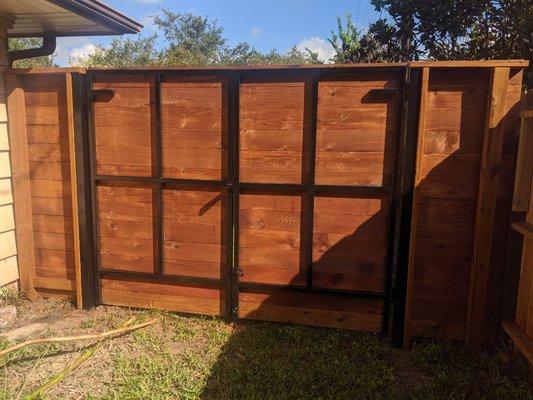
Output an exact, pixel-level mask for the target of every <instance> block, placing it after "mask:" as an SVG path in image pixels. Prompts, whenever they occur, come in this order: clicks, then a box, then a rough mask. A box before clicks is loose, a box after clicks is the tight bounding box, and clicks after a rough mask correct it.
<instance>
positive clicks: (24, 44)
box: [8, 38, 55, 68]
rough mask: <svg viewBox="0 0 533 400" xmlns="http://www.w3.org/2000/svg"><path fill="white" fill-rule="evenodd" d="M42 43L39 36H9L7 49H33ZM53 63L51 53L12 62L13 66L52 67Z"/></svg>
mask: <svg viewBox="0 0 533 400" xmlns="http://www.w3.org/2000/svg"><path fill="white" fill-rule="evenodd" d="M42 44H43V40H42V39H41V38H10V39H9V41H8V46H9V51H15V50H26V49H33V48H36V47H41V46H42ZM54 65H55V64H54V56H53V55H51V56H43V57H36V58H26V59H22V60H17V61H15V62H14V63H13V67H15V68H38V67H53V66H54Z"/></svg>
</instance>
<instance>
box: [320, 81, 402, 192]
mask: <svg viewBox="0 0 533 400" xmlns="http://www.w3.org/2000/svg"><path fill="white" fill-rule="evenodd" d="M398 86H399V81H398V74H397V73H394V72H391V73H376V74H374V73H372V74H369V75H366V74H354V75H352V76H350V77H349V78H347V77H346V76H343V75H333V76H331V77H328V79H327V80H325V81H321V82H319V99H318V115H317V157H316V183H318V184H344V185H368V186H389V185H390V184H391V180H390V179H391V168H392V156H393V151H392V149H393V142H394V140H393V138H394V132H395V131H396V116H397V108H398V104H397V94H392V95H383V94H380V93H379V92H378V90H379V89H380V88H384V87H386V88H389V89H392V88H398ZM376 89H377V90H376Z"/></svg>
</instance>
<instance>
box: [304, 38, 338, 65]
mask: <svg viewBox="0 0 533 400" xmlns="http://www.w3.org/2000/svg"><path fill="white" fill-rule="evenodd" d="M296 48H297V49H298V50H300V51H302V52H306V48H307V49H309V50H311V51H313V52H315V53H318V58H320V59H321V60H324V61H326V62H328V61H329V60H330V58H331V57H333V54H335V51H334V50H333V46H332V45H331V43H330V42H328V41H327V40H324V39H322V38H321V37H318V36H312V37H310V38H306V39H302V40H300V41H299V42H298V43H297V44H296Z"/></svg>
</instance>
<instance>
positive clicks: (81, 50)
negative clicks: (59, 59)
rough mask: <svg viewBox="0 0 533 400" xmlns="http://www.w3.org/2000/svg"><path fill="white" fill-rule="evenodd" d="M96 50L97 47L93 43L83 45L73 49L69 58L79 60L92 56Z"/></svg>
mask: <svg viewBox="0 0 533 400" xmlns="http://www.w3.org/2000/svg"><path fill="white" fill-rule="evenodd" d="M96 49H97V47H96V45H95V44H94V43H85V44H84V45H83V46H81V47H75V48H73V49H72V50H70V54H69V58H70V59H72V60H79V59H82V58H85V57H88V56H90V55H91V54H94V53H95V52H96Z"/></svg>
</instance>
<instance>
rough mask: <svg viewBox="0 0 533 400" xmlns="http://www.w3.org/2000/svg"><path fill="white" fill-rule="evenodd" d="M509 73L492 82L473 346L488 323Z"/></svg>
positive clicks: (469, 332)
mask: <svg viewBox="0 0 533 400" xmlns="http://www.w3.org/2000/svg"><path fill="white" fill-rule="evenodd" d="M509 75H510V68H508V67H496V68H494V69H493V70H492V74H491V80H490V85H489V96H488V104H487V120H486V124H485V134H484V138H483V153H482V155H481V172H480V178H479V189H478V198H477V211H476V222H475V231H474V246H473V252H472V261H471V269H470V289H469V298H468V309H467V321H466V324H467V326H466V334H465V341H466V344H467V345H468V346H473V347H478V346H480V345H481V342H482V340H483V331H484V329H483V328H484V325H485V308H486V302H487V283H488V277H489V266H490V255H491V248H492V235H493V227H494V216H495V212H496V198H497V195H498V181H499V177H500V162H501V153H502V142H503V134H504V123H503V122H504V116H505V104H506V93H507V83H508V81H509Z"/></svg>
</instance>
